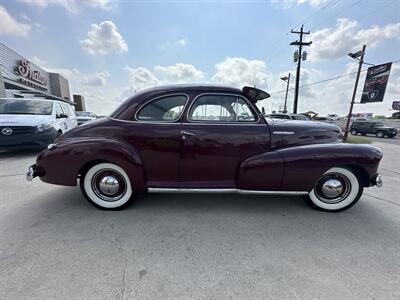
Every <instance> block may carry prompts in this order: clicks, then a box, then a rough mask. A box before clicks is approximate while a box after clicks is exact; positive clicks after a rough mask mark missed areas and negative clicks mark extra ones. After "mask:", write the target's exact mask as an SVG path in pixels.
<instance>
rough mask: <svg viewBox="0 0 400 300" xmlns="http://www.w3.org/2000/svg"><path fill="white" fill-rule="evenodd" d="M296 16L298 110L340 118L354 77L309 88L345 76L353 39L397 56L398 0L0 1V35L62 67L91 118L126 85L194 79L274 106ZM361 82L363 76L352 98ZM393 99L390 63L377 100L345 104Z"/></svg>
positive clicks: (370, 54)
mask: <svg viewBox="0 0 400 300" xmlns="http://www.w3.org/2000/svg"><path fill="white" fill-rule="evenodd" d="M303 23H304V24H305V29H306V30H311V35H309V36H307V40H312V42H313V43H312V46H311V47H308V49H307V52H308V59H307V61H305V62H304V63H303V69H302V76H301V83H300V84H301V85H306V86H305V87H302V88H301V89H300V100H299V111H300V112H303V111H307V110H313V111H316V112H319V113H320V115H326V114H327V113H338V114H341V115H343V114H345V113H346V111H347V110H348V103H349V101H350V99H351V94H352V89H353V85H354V80H355V75H354V74H353V75H349V76H344V77H341V78H338V79H336V80H331V81H326V82H323V83H320V84H312V83H315V82H318V81H321V80H325V79H328V78H332V77H335V76H341V75H346V74H349V73H353V72H354V71H355V70H356V69H357V64H356V63H355V61H353V60H352V59H350V58H349V57H348V56H347V53H349V52H351V51H356V50H359V49H360V48H361V47H362V44H364V43H365V44H367V53H366V61H367V62H370V63H373V64H381V63H386V62H389V61H396V60H399V59H400V1H398V0H379V1H378V0H375V1H371V0H282V1H279V0H271V1H268V0H265V1H261V0H259V1H251V0H249V1H236V0H230V1H210V0H208V1H189V0H186V1H183V0H182V1H179V0H175V1H168V0H166V1H160V0H159V1H151V0H150V1H144V0H141V1H136V0H123V1H122V0H120V1H118V0H0V42H2V43H4V44H5V45H7V46H9V47H11V48H12V49H14V50H16V51H17V52H18V53H20V54H22V55H23V56H25V57H27V58H29V59H31V60H32V61H34V62H35V63H37V64H38V65H40V66H41V67H43V68H44V69H47V70H49V71H56V72H60V73H61V74H63V75H64V76H65V77H67V78H68V79H69V81H70V88H71V92H72V93H79V94H83V95H84V96H85V97H86V99H87V107H88V109H89V110H92V111H94V112H96V113H100V114H107V113H109V112H111V111H112V110H113V109H114V108H115V107H116V106H117V105H118V104H119V103H120V102H121V101H123V100H124V99H125V98H126V97H127V96H129V95H131V94H133V93H134V92H135V91H138V90H141V89H144V88H147V87H151V86H156V85H163V84H173V83H195V82H196V83H197V82H209V83H217V84H227V85H231V86H237V87H242V86H243V85H246V84H247V85H256V86H257V87H260V88H263V89H265V90H267V91H268V92H270V93H271V94H272V98H271V99H270V100H267V101H263V102H261V103H260V106H264V107H265V108H266V110H267V112H270V111H271V110H272V109H274V110H278V109H279V107H281V106H282V105H283V100H284V96H285V94H284V92H282V91H283V90H284V89H285V83H284V82H283V81H281V80H280V79H279V78H280V77H281V76H283V75H286V74H287V73H289V72H291V73H292V74H293V75H295V64H294V63H293V52H294V51H295V50H296V49H295V48H294V47H293V46H290V45H289V44H290V42H292V41H294V40H296V39H297V36H296V35H294V34H291V33H290V30H291V29H299V26H300V25H301V24H303ZM366 67H367V66H365V68H366ZM364 78H365V72H364V73H362V77H361V82H360V87H359V93H358V96H357V101H359V99H360V96H361V90H362V86H363V83H364ZM292 79H293V80H292V82H291V86H290V87H291V88H292V87H294V76H293V77H292ZM308 84H312V85H308ZM393 100H400V62H399V63H396V64H394V65H393V66H392V72H391V78H390V80H389V84H388V89H387V94H386V96H385V100H384V102H383V103H378V104H365V105H361V104H359V105H356V107H355V111H356V112H374V113H376V114H385V115H390V114H391V113H392V111H390V108H391V103H392V101H393ZM292 103H293V92H292V91H291V92H290V93H289V97H288V105H289V107H292Z"/></svg>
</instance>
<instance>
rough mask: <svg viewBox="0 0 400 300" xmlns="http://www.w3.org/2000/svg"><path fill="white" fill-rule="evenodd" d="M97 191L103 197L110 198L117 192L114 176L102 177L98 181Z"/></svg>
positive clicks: (117, 183)
mask: <svg viewBox="0 0 400 300" xmlns="http://www.w3.org/2000/svg"><path fill="white" fill-rule="evenodd" d="M99 190H100V192H102V193H103V194H104V195H107V196H112V195H114V194H115V193H116V192H118V190H119V182H118V180H117V179H116V178H115V177H114V176H104V177H103V178H101V179H100V182H99Z"/></svg>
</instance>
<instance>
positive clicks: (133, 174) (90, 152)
mask: <svg viewBox="0 0 400 300" xmlns="http://www.w3.org/2000/svg"><path fill="white" fill-rule="evenodd" d="M96 161H107V162H110V163H115V164H117V165H119V166H120V167H121V168H123V169H124V170H125V172H126V173H127V174H128V176H129V178H130V180H131V184H132V186H133V187H134V189H135V191H136V192H142V191H144V190H145V174H144V170H143V162H142V159H141V157H140V154H139V152H138V151H137V150H136V149H135V148H134V147H132V146H131V145H129V144H126V143H123V142H121V141H117V140H114V139H108V138H90V137H84V138H83V137H82V138H74V139H62V140H60V141H59V142H57V146H56V148H55V149H54V150H45V151H43V152H42V153H41V154H40V155H39V156H38V158H37V161H36V164H37V166H38V167H39V170H40V172H39V176H40V179H41V180H42V181H44V182H47V183H52V184H59V185H69V186H75V185H76V183H77V178H78V175H79V174H80V172H81V170H82V168H84V167H85V166H87V165H88V164H90V163H93V162H96Z"/></svg>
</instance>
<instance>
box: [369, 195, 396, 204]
mask: <svg viewBox="0 0 400 300" xmlns="http://www.w3.org/2000/svg"><path fill="white" fill-rule="evenodd" d="M364 195H367V196H369V197H371V198H374V199H376V200H380V201H383V202H386V203H390V204H393V205H396V206H400V203H396V202H393V201H390V200H386V199H383V198H380V197H376V196H372V195H370V194H367V193H364Z"/></svg>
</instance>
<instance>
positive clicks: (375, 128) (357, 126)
mask: <svg viewBox="0 0 400 300" xmlns="http://www.w3.org/2000/svg"><path fill="white" fill-rule="evenodd" d="M350 133H351V134H352V135H357V134H359V133H360V134H361V135H366V134H374V135H376V136H377V137H379V138H383V137H385V136H387V137H389V138H393V137H395V136H396V135H397V129H396V128H394V127H389V126H385V125H384V124H383V123H382V122H376V121H365V120H357V121H354V122H353V123H352V124H351V126H350Z"/></svg>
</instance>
